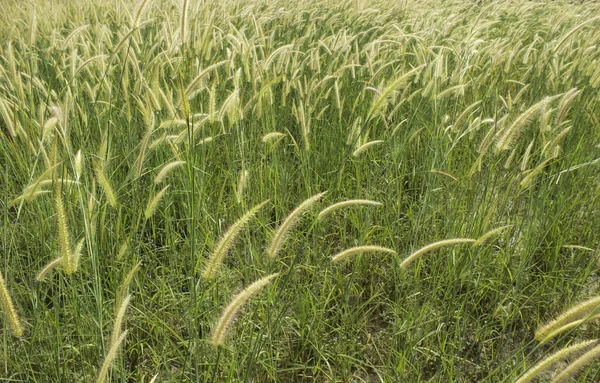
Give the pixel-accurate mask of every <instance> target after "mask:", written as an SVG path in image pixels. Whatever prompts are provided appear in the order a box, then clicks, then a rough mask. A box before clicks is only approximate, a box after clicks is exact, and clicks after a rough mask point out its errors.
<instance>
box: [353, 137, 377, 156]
mask: <svg viewBox="0 0 600 383" xmlns="http://www.w3.org/2000/svg"><path fill="white" fill-rule="evenodd" d="M384 142H385V141H383V140H375V141H370V142H367V143H365V144H362V145H361V146H359V147H358V148H357V149H356V150H355V151H354V152H352V155H353V156H354V157H358V156H360V155H361V154H362V153H364V152H366V151H367V150H369V148H371V147H373V146H375V145H379V144H382V143H384Z"/></svg>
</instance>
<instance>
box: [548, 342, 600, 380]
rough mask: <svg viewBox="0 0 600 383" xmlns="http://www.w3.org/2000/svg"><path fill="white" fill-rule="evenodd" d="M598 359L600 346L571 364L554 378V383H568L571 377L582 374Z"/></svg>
mask: <svg viewBox="0 0 600 383" xmlns="http://www.w3.org/2000/svg"><path fill="white" fill-rule="evenodd" d="M598 358H600V346H596V347H594V348H592V349H591V350H590V351H588V352H586V353H585V354H583V355H582V356H580V357H579V358H577V359H576V360H575V361H574V362H573V363H571V364H569V365H568V366H567V367H566V368H565V369H563V370H562V372H561V373H560V374H558V375H557V376H556V377H555V378H554V380H552V383H563V382H566V381H567V380H569V378H570V377H572V376H574V375H576V374H578V373H579V372H581V371H582V370H583V369H584V368H586V367H587V366H588V365H589V364H591V363H592V362H594V361H595V360H596V359H598Z"/></svg>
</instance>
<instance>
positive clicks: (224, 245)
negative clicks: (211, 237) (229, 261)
mask: <svg viewBox="0 0 600 383" xmlns="http://www.w3.org/2000/svg"><path fill="white" fill-rule="evenodd" d="M269 201H271V200H270V199H268V200H266V201H263V202H261V203H259V204H258V205H256V206H254V207H253V208H252V209H250V210H248V212H246V214H244V215H243V216H242V217H241V218H240V219H238V220H237V221H235V223H234V224H233V225H231V226H230V227H229V229H227V231H226V232H225V234H223V236H222V237H221V238H220V239H219V242H218V243H217V245H216V246H215V249H214V250H213V252H212V254H211V255H210V257H208V260H207V261H206V265H205V266H204V271H203V272H202V278H204V279H207V280H209V279H213V278H214V277H215V276H216V275H217V271H218V269H219V266H221V264H222V263H223V259H224V258H225V255H226V254H227V252H228V251H229V249H231V246H233V243H234V242H235V239H236V238H237V236H238V234H239V233H240V232H241V231H242V229H243V228H244V227H245V226H246V224H247V223H248V222H249V221H250V219H252V217H254V216H255V215H256V213H257V212H258V211H259V210H260V209H261V208H262V207H263V206H265V205H266V204H267V203H269Z"/></svg>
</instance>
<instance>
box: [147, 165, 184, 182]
mask: <svg viewBox="0 0 600 383" xmlns="http://www.w3.org/2000/svg"><path fill="white" fill-rule="evenodd" d="M183 164H185V161H172V162H169V163H168V164H166V165H165V166H163V167H162V169H160V171H159V172H158V173H157V174H156V177H155V178H154V183H155V184H159V183H161V182H163V181H164V180H165V178H167V176H168V175H169V173H171V171H172V170H174V169H176V168H178V167H180V166H181V165H183Z"/></svg>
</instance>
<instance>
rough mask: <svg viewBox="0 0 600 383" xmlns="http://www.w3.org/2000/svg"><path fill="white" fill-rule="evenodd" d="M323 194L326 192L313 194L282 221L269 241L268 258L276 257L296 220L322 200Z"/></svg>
mask: <svg viewBox="0 0 600 383" xmlns="http://www.w3.org/2000/svg"><path fill="white" fill-rule="evenodd" d="M325 194H327V192H323V193H319V194H315V195H314V196H312V197H310V198H308V199H306V200H305V201H304V202H302V203H301V204H300V205H299V206H298V207H297V208H296V209H294V211H292V212H291V213H290V214H289V215H288V216H287V218H286V219H285V220H284V221H283V223H282V224H281V226H279V228H278V229H277V231H276V232H275V235H273V239H272V240H271V245H270V246H269V249H268V250H267V255H268V256H269V258H275V256H276V255H277V253H278V252H279V250H280V249H281V247H282V246H283V243H284V242H285V239H286V238H287V235H288V233H289V231H290V230H291V229H292V228H293V227H294V226H295V224H296V223H297V222H298V219H299V218H300V217H301V216H302V213H304V212H305V211H306V210H307V209H309V208H310V207H311V206H312V205H314V204H315V203H316V202H317V201H319V200H320V199H321V198H323V196H325Z"/></svg>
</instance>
